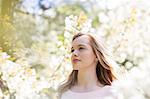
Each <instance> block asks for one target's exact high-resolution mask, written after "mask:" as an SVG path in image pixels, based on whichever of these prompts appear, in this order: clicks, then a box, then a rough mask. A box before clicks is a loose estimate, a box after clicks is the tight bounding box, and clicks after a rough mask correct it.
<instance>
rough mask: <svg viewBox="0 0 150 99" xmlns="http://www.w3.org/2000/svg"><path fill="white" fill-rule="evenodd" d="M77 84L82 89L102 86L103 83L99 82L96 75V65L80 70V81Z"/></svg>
mask: <svg viewBox="0 0 150 99" xmlns="http://www.w3.org/2000/svg"><path fill="white" fill-rule="evenodd" d="M77 86H78V87H79V88H80V89H85V90H92V89H96V88H98V87H102V84H100V83H99V81H98V78H97V75H96V67H95V68H93V67H92V66H91V68H90V67H89V68H86V69H84V70H79V71H78V83H77Z"/></svg>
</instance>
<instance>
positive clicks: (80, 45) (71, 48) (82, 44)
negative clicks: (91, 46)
mask: <svg viewBox="0 0 150 99" xmlns="http://www.w3.org/2000/svg"><path fill="white" fill-rule="evenodd" d="M77 46H84V47H85V46H86V45H84V44H79V45H77ZM72 48H73V47H71V49H72Z"/></svg>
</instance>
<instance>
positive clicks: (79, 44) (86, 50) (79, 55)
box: [71, 35, 96, 70]
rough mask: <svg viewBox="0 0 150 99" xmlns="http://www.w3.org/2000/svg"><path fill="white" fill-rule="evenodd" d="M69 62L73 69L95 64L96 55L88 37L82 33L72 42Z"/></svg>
mask: <svg viewBox="0 0 150 99" xmlns="http://www.w3.org/2000/svg"><path fill="white" fill-rule="evenodd" d="M71 52H72V55H71V62H72V65H73V69H74V70H80V69H85V68H88V67H90V66H96V61H95V59H96V56H95V54H94V52H93V49H92V47H91V45H90V40H89V37H88V36H86V35H82V36H80V37H77V38H76V39H75V40H74V41H73V42H72V48H71Z"/></svg>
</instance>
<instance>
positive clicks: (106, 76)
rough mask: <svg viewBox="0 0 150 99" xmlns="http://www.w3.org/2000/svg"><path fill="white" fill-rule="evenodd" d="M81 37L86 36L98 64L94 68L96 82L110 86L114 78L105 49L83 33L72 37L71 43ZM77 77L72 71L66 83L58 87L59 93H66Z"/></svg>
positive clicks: (91, 36)
mask: <svg viewBox="0 0 150 99" xmlns="http://www.w3.org/2000/svg"><path fill="white" fill-rule="evenodd" d="M82 35H87V36H88V37H89V40H90V44H91V47H92V49H93V51H94V53H95V55H96V57H97V58H98V63H97V66H96V75H97V78H98V81H99V82H100V83H101V84H103V85H111V83H112V81H113V80H114V79H116V76H115V74H114V72H113V68H112V64H111V63H110V62H109V61H108V53H107V52H106V49H105V47H104V45H103V43H102V42H101V41H99V40H98V39H96V37H94V36H93V35H91V34H83V33H78V34H76V35H74V36H73V39H72V42H73V41H74V40H75V39H76V38H78V37H80V36H82ZM77 75H78V70H73V71H72V72H71V74H70V75H69V77H68V80H67V82H65V83H64V84H63V85H61V86H60V87H59V93H60V95H61V93H63V92H65V91H67V90H68V89H70V88H71V87H72V86H74V85H75V84H77Z"/></svg>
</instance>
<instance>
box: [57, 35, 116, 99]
mask: <svg viewBox="0 0 150 99" xmlns="http://www.w3.org/2000/svg"><path fill="white" fill-rule="evenodd" d="M71 53H72V56H71V62H72V65H73V71H72V72H71V74H70V76H69V78H68V81H67V82H66V83H64V84H63V85H62V86H60V88H59V92H60V99H108V98H109V99H118V98H117V97H116V93H115V91H114V90H113V88H112V87H111V83H112V81H113V80H114V79H116V77H115V76H114V74H113V69H112V66H111V64H110V63H109V61H108V58H107V56H108V55H107V53H106V51H105V48H104V46H103V45H102V43H101V42H100V41H98V40H97V39H96V38H95V37H94V36H92V35H90V34H83V33H78V34H76V35H74V37H73V39H72V48H71Z"/></svg>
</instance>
